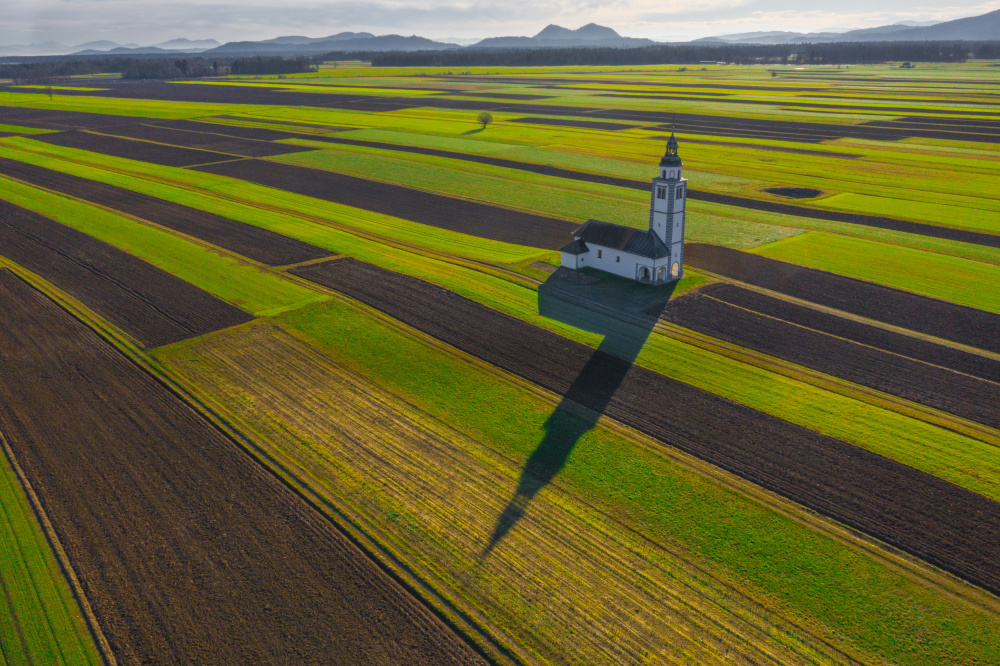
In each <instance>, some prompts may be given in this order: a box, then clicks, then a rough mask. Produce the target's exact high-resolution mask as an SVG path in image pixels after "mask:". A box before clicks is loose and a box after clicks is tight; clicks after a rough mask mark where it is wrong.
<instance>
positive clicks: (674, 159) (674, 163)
mask: <svg viewBox="0 0 1000 666" xmlns="http://www.w3.org/2000/svg"><path fill="white" fill-rule="evenodd" d="M660 166H661V167H679V166H681V158H680V155H678V154H677V139H676V138H675V137H674V133H673V132H671V133H670V139H669V140H668V141H667V152H666V153H664V155H663V159H661V160H660Z"/></svg>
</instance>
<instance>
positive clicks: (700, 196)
mask: <svg viewBox="0 0 1000 666" xmlns="http://www.w3.org/2000/svg"><path fill="white" fill-rule="evenodd" d="M284 138H288V139H309V140H310V141H323V142H325V143H339V144H344V145H350V146H366V147H369V148H380V149H382V150H398V151H400V152H406V153H415V154H420V155H433V156H435V157H448V158H451V159H456V160H464V161H466V162H476V163H479V164H490V165H492V166H499V167H506V168H508V169H519V170H521V171H528V172H531V173H538V174H542V175H544V176H555V177H557V178H569V179H572V180H579V181H582V182H586V183H600V184H602V185H614V186H616V187H627V188H629V189H633V190H643V191H648V190H649V188H650V184H649V183H647V182H644V181H638V180H632V179H630V178H618V177H615V176H604V175H601V174H596V173H587V172H584V171H573V170H572V169H564V168H561V167H554V166H548V165H545V164H533V163H531V162H519V161H516V160H508V159H504V158H502V157H487V156H485V155H470V154H468V153H459V152H456V151H451V150H440V149H437V148H420V147H417V146H403V145H399V144H393V143H383V142H379V141H365V140H360V139H348V138H345V137H336V136H307V135H301V134H292V133H289V134H288V136H286V137H284ZM663 140H664V141H666V137H664V138H663ZM789 150H791V149H789ZM688 197H689V198H691V199H694V200H696V201H707V202H709V203H717V204H724V205H726V206H739V207H741V208H749V209H751V210H762V211H766V212H769V213H778V214H781V215H795V216H798V217H806V218H811V219H814V220H829V221H832V222H847V223H849V224H860V225H863V226H866V227H876V228H879V229H891V230H893V231H903V232H906V233H911V234H918V235H921V236H930V237H932V238H944V239H947V240H956V241H961V242H963V243H974V244H976V245H986V246H989V247H1000V235H994V234H986V233H981V232H977V231H966V230H964V229H949V228H947V227H939V226H935V225H932V224H921V223H919V222H908V221H906V220H897V219H894V218H891V217H881V216H877V215H861V214H858V213H841V212H838V211H832V210H820V209H816V208H807V207H805V206H796V205H794V204H786V203H780V202H776V201H761V200H759V199H750V198H748V197H740V196H735V195H732V194H719V193H716V192H702V191H699V190H688ZM562 245H565V243H561V244H558V245H555V246H552V247H548V248H547V249H557V248H558V247H561V246H562ZM539 247H541V246H539Z"/></svg>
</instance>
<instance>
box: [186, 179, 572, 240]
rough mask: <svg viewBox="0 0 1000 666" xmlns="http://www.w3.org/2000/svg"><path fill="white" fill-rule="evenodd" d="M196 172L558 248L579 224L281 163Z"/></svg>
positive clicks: (404, 217) (448, 226) (570, 237)
mask: <svg viewBox="0 0 1000 666" xmlns="http://www.w3.org/2000/svg"><path fill="white" fill-rule="evenodd" d="M197 170H198V171H205V172H208V173H214V174H218V175H221V176H230V177H232V178H240V179H242V180H248V181H250V182H252V183H258V184H260V185H267V186H268V187H275V188H278V189H282V190H286V191H288V192H295V193H296V194H303V195H305V196H309V197H315V198H317V199H323V200H325V201H333V202H336V203H339V204H344V205H347V206H353V207H355V208H361V209H363V210H370V211H374V212H376V213H382V214H384V215H391V216H393V217H398V218H402V219H404V220H412V221H414V222H420V223H422V224H428V225H431V226H435V227H438V228H441V229H449V230H451V231H458V232H461V233H464V234H470V235H473V236H479V237H480V238H490V239H492V240H498V241H503V242H505V243H514V244H515V245H527V246H530V247H544V248H558V247H561V246H563V245H565V244H566V243H568V242H569V241H571V240H573V237H572V235H571V234H570V232H571V231H572V230H573V229H576V228H577V227H578V226H579V225H578V224H575V223H573V222H567V221H566V220H558V219H555V218H552V217H543V216H541V215H532V214H531V213H521V212H518V211H514V210H508V209H506V208H499V207H497V206H489V205H486V204H481V203H477V202H474V201H466V200H464V199H452V198H450V197H445V196H441V195H439V194H433V193H431V192H421V191H420V190H411V189H409V188H406V187H402V186H400V185H390V184H388V183H380V182H377V181H374V180H366V179H364V178H356V177H354V176H345V175H343V174H339V173H333V172H330V171H320V170H317V169H310V168H308V167H300V166H295V165H291V164H281V163H280V162H264V161H260V160H240V161H238V162H224V163H221V164H208V165H204V166H200V167H198V169H197Z"/></svg>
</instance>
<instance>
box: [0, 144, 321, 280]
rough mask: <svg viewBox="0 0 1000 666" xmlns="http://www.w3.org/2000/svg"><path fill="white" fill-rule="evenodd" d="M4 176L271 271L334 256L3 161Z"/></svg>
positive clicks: (101, 186) (156, 201)
mask: <svg viewBox="0 0 1000 666" xmlns="http://www.w3.org/2000/svg"><path fill="white" fill-rule="evenodd" d="M0 173H2V174H4V175H6V176H10V177H12V178H17V179H18V180H22V181H24V182H27V183H30V184H32V185H37V186H39V187H44V188H46V189H49V190H54V191H56V192H61V193H63V194H69V195H71V196H74V197H78V198H80V199H83V200H85V201H90V202H93V203H96V204H100V205H102V206H107V207H108V208H112V209H114V210H119V211H121V212H123V213H128V214H129V215H134V216H136V217H139V218H142V219H144V220H148V221H150V222H155V223H156V224H159V225H162V226H164V227H167V228H169V229H174V230H175V231H179V232H181V233H184V234H187V235H189V236H193V237H195V238H199V239H201V240H203V241H207V242H209V243H212V244H213V245H217V246H219V247H222V248H225V249H227V250H231V251H233V252H235V253H237V254H240V255H243V256H244V257H249V258H250V259H254V260H255V261H259V262H261V263H264V264H269V265H271V266H284V265H287V264H296V263H299V262H301V261H309V260H312V259H319V258H321V257H329V256H331V255H333V252H330V251H329V250H324V249H322V248H319V247H316V246H314V245H309V244H308V243H303V242H302V241H299V240H295V239H294V238H289V237H288V236H282V235H281V234H276V233H274V232H273V231H268V230H267V229H262V228H260V227H255V226H253V225H252V224H245V223H243V222H237V221H236V220H230V219H228V218H225V217H222V216H221V215H215V214H213V213H206V212H204V211H201V210H198V209H196V208H189V207H188V206H182V205H180V204H176V203H173V202H170V201H164V200H163V199H157V198H155V197H151V196H148V195H145V194H140V193H138V192H133V191H131V190H127V189H124V188H121V187H115V186H114V185H107V184H105V183H99V182H97V181H93V180H87V179H86V178H80V177H79V176H73V175H70V174H65V173H60V172H58V171H52V170H50V169H45V168H43V167H39V166H35V165H32V164H26V163H24V162H17V161H15V160H8V159H6V158H2V157H0Z"/></svg>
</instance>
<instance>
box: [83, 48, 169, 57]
mask: <svg viewBox="0 0 1000 666" xmlns="http://www.w3.org/2000/svg"><path fill="white" fill-rule="evenodd" d="M157 53H162V54H164V55H172V54H176V53H183V51H168V50H167V49H160V48H156V47H155V46H139V47H137V48H133V49H130V48H128V47H125V46H119V47H117V48H114V49H108V50H106V51H104V50H100V49H84V50H83V51H74V52H73V53H70V54H69V55H88V56H89V55H155V54H157Z"/></svg>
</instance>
